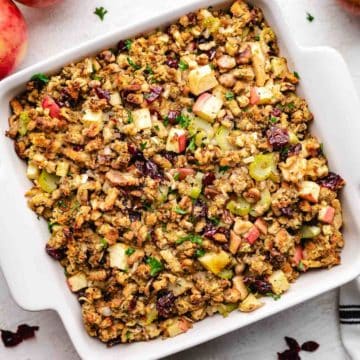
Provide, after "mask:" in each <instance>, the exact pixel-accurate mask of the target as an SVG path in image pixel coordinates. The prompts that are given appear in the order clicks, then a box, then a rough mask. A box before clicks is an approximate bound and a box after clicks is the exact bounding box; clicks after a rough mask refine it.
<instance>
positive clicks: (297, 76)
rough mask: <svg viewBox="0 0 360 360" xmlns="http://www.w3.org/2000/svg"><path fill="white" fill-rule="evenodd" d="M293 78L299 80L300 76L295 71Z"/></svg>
mask: <svg viewBox="0 0 360 360" xmlns="http://www.w3.org/2000/svg"><path fill="white" fill-rule="evenodd" d="M294 76H295V77H296V78H297V79H300V75H299V73H298V72H297V71H294Z"/></svg>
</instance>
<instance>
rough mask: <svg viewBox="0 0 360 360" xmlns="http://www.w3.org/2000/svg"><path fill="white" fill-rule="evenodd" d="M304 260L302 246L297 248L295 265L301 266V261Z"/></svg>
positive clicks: (294, 257) (294, 258)
mask: <svg viewBox="0 0 360 360" xmlns="http://www.w3.org/2000/svg"><path fill="white" fill-rule="evenodd" d="M303 258H304V254H303V249H302V247H301V246H300V245H297V246H296V247H295V253H294V256H293V260H294V263H295V264H296V265H299V263H300V261H301V260H302V259H303Z"/></svg>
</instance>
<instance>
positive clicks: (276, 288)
mask: <svg viewBox="0 0 360 360" xmlns="http://www.w3.org/2000/svg"><path fill="white" fill-rule="evenodd" d="M268 281H269V283H270V284H271V287H272V291H273V293H274V294H276V295H280V294H282V293H283V292H285V291H286V290H288V289H289V287H290V284H289V281H288V279H287V278H286V276H285V274H284V272H283V271H282V270H277V271H274V272H273V273H272V274H271V275H270V276H269V278H268Z"/></svg>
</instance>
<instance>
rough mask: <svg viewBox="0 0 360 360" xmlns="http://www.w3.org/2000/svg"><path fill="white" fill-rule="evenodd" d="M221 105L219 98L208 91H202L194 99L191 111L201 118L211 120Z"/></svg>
mask: <svg viewBox="0 0 360 360" xmlns="http://www.w3.org/2000/svg"><path fill="white" fill-rule="evenodd" d="M222 105H223V102H222V101H221V99H219V98H217V97H216V96H214V95H211V94H209V93H204V94H202V95H200V96H199V97H198V99H197V100H196V102H195V104H194V106H193V112H194V113H195V114H196V115H198V116H199V117H201V118H202V119H204V120H207V121H209V122H213V121H214V119H215V118H216V116H217V114H218V113H219V111H220V109H221V107H222Z"/></svg>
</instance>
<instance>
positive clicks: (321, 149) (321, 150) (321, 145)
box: [320, 143, 325, 155]
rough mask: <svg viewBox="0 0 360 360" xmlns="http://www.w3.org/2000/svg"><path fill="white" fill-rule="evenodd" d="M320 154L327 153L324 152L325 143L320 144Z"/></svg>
mask: <svg viewBox="0 0 360 360" xmlns="http://www.w3.org/2000/svg"><path fill="white" fill-rule="evenodd" d="M320 154H321V155H325V153H324V144H323V143H321V144H320Z"/></svg>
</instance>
